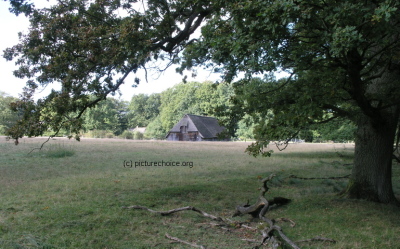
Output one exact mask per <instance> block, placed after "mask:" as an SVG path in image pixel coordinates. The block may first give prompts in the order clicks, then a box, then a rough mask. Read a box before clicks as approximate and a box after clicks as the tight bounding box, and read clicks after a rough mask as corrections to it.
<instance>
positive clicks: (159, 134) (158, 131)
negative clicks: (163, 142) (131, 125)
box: [144, 116, 168, 139]
mask: <svg viewBox="0 0 400 249" xmlns="http://www.w3.org/2000/svg"><path fill="white" fill-rule="evenodd" d="M167 132H168V131H167V130H166V129H164V128H163V126H162V124H161V119H160V116H157V117H156V118H155V119H154V120H153V121H151V122H150V123H149V124H148V125H147V128H146V132H145V133H144V137H145V138H146V139H165V136H166V135H167Z"/></svg>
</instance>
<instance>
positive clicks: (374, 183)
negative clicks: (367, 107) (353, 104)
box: [345, 108, 398, 205]
mask: <svg viewBox="0 0 400 249" xmlns="http://www.w3.org/2000/svg"><path fill="white" fill-rule="evenodd" d="M396 109H397V108H396ZM397 120H398V111H397V110H395V111H392V112H391V113H386V115H385V120H379V122H376V120H373V119H371V118H370V117H368V116H366V115H360V117H359V118H358V124H357V131H356V141H355V142H356V145H355V155H354V167H353V171H352V175H351V177H350V180H349V185H348V187H347V190H346V192H345V194H346V195H347V196H348V197H350V198H356V199H366V200H370V201H376V202H381V203H391V204H397V205H398V200H396V197H395V195H394V193H393V188H392V151H393V144H394V137H395V133H396V125H397Z"/></svg>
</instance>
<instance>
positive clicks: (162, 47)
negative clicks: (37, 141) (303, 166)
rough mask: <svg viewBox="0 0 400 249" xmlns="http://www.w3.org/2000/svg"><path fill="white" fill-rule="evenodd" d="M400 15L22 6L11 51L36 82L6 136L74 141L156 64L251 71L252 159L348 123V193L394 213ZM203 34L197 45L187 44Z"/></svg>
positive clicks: (383, 8)
mask: <svg viewBox="0 0 400 249" xmlns="http://www.w3.org/2000/svg"><path fill="white" fill-rule="evenodd" d="M11 2H16V1H15V0H13V1H11ZM17 2H19V1H17ZM22 2H23V1H22ZM399 5H400V3H399V1H391V0H376V1H373V0H366V1H355V0H349V1H335V0H304V1H303V0H297V1H296V0H279V1H277V0H276V1H268V0H253V1H247V0H236V1H225V0H224V1H222V0H209V1H205V0H204V1H203V0H197V1H187V0H149V1H147V2H145V3H142V2H139V3H136V1H129V0H127V1H123V0H121V1H118V0H115V1H106V0H95V1H86V0H65V1H58V4H57V5H55V6H53V7H51V8H47V9H42V10H34V9H32V8H26V9H28V10H29V11H26V13H27V14H28V15H29V16H30V21H31V27H30V31H29V33H28V34H26V35H22V36H21V40H20V43H19V44H18V45H16V46H14V47H12V48H10V49H7V50H6V51H5V53H4V56H5V58H7V59H8V60H13V59H16V62H17V64H18V65H19V66H20V67H19V70H17V71H16V72H15V75H16V76H17V77H21V78H22V77H26V78H28V79H29V80H28V83H27V88H26V89H25V94H24V95H23V96H22V97H21V100H20V101H19V102H16V103H15V104H14V105H13V108H14V109H15V110H20V111H23V113H24V116H23V119H21V120H20V121H19V122H18V123H17V124H16V125H15V126H14V127H13V128H12V129H10V130H9V134H10V135H11V136H12V137H13V138H15V139H18V138H19V137H22V136H23V135H30V136H38V135H41V134H42V133H43V131H44V130H46V129H49V128H52V129H53V130H55V131H57V130H59V129H61V128H63V127H64V128H65V127H70V128H72V130H74V131H75V132H77V133H78V132H79V129H80V126H81V121H80V118H81V116H82V113H83V112H84V111H85V109H87V108H90V107H92V106H95V105H96V104H97V103H98V102H99V101H101V100H103V99H105V97H106V96H107V95H108V94H110V93H114V92H116V91H117V90H118V88H119V86H120V85H121V84H123V83H124V81H125V79H126V77H127V76H128V75H129V74H131V73H135V72H136V71H137V70H139V69H145V68H146V67H148V66H149V64H151V63H153V62H154V61H160V60H164V61H167V62H168V61H169V62H170V63H179V64H180V71H182V70H183V69H191V68H195V67H197V66H205V67H207V68H213V69H214V70H215V71H216V72H220V73H222V75H223V78H224V80H225V81H228V82H230V81H232V80H234V79H235V77H236V76H237V75H239V74H240V73H244V77H242V80H241V81H240V82H239V83H237V85H236V88H237V97H236V98H235V99H234V101H235V102H236V106H237V107H238V108H236V109H234V110H236V113H237V115H241V113H248V114H251V115H253V117H254V118H255V119H256V120H257V122H258V126H257V127H256V130H255V132H256V137H257V139H258V142H257V143H255V144H254V145H253V146H251V147H249V149H248V151H249V152H250V153H253V154H257V153H264V154H268V151H264V148H265V147H266V146H267V144H268V143H269V141H270V140H271V139H276V138H288V137H291V136H292V135H293V134H296V132H297V131H299V130H301V129H304V128H306V127H308V126H309V125H311V124H316V123H324V122H328V121H329V120H333V119H335V118H339V117H340V118H345V119H349V120H351V121H352V122H354V123H355V124H356V126H357V131H356V148H355V159H354V168H353V172H352V176H351V179H350V182H349V185H348V188H347V191H346V193H347V195H348V196H350V197H354V198H364V199H368V200H373V201H378V202H383V203H397V200H396V198H395V196H394V193H393V190H392V182H391V178H392V177H391V176H392V175H391V172H392V152H393V145H394V143H395V137H396V131H398V129H399V111H400V109H399V107H400V106H399V104H400V100H399V98H398V96H399V92H400V84H399V80H400V77H399V76H400V75H399V74H400V67H399V66H400V65H399V62H400V61H399V60H400V51H399V49H400V47H399V42H400V40H399V35H400V32H399V31H400V25H399V22H400V10H399ZM138 6H140V8H141V10H138ZM17 7H18V6H17ZM20 11H24V9H22V10H20ZM15 12H16V13H18V11H15ZM121 13H123V15H121ZM201 24H203V25H204V26H203V27H202V32H201V36H200V37H195V38H192V37H191V36H192V34H193V33H194V32H195V30H196V29H199V27H200V26H201ZM277 70H283V71H286V72H287V73H289V75H290V76H289V77H287V78H286V79H281V80H275V79H274V78H273V77H272V76H271V73H273V72H275V71H277ZM255 76H257V77H263V78H264V79H263V80H257V79H252V78H253V77H255ZM51 83H59V84H61V85H62V90H61V91H54V92H52V93H51V94H50V95H49V96H48V97H47V98H44V99H40V100H38V101H37V102H34V101H33V100H32V94H33V92H34V90H35V89H36V88H37V87H38V86H39V85H47V84H51ZM89 95H94V96H96V98H95V99H91V98H89V97H88V96H89Z"/></svg>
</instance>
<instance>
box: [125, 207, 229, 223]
mask: <svg viewBox="0 0 400 249" xmlns="http://www.w3.org/2000/svg"><path fill="white" fill-rule="evenodd" d="M122 208H125V209H143V210H147V211H149V212H152V213H156V214H161V215H163V216H165V215H169V214H173V213H176V212H180V211H184V210H192V211H195V212H197V213H200V214H202V215H203V216H205V217H207V218H210V219H212V220H216V221H223V220H222V218H220V217H217V216H214V215H211V214H208V213H206V212H203V211H201V210H200V209H197V208H195V207H192V206H187V207H181V208H175V209H171V210H168V211H155V210H152V209H150V208H147V207H143V206H138V205H134V206H130V207H122Z"/></svg>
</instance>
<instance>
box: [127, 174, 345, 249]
mask: <svg viewBox="0 0 400 249" xmlns="http://www.w3.org/2000/svg"><path fill="white" fill-rule="evenodd" d="M274 176H275V175H274V174H272V175H270V176H269V177H266V178H264V179H262V180H261V182H262V187H261V188H260V190H261V191H260V195H259V197H258V200H257V202H256V203H255V204H253V205H249V204H248V203H247V204H244V205H239V206H237V207H236V213H235V214H234V216H237V215H243V214H250V215H252V216H253V217H254V218H259V219H260V220H262V221H264V222H266V223H267V224H268V227H267V228H265V229H263V230H261V231H260V232H261V234H262V238H261V241H260V240H258V241H257V240H254V239H242V240H244V241H248V242H251V243H259V245H257V246H255V247H253V248H260V247H262V246H264V245H266V244H268V246H269V247H270V248H278V247H279V246H280V245H281V244H282V243H283V242H284V243H286V244H287V245H289V246H290V247H291V248H294V249H299V248H300V247H299V246H297V244H296V243H302V242H311V241H327V242H332V243H335V242H336V241H335V240H333V239H329V238H324V237H320V236H317V237H314V238H312V239H307V240H300V241H297V242H293V241H292V240H291V239H289V238H288V237H287V236H286V235H285V233H284V232H283V231H282V228H281V227H280V226H277V225H275V223H276V222H280V221H284V222H290V226H291V227H294V226H295V225H296V223H295V222H294V221H293V220H290V219H288V218H278V219H275V220H273V219H269V218H267V217H265V214H266V213H267V212H268V210H269V208H270V207H271V206H272V205H284V204H287V203H288V202H290V200H289V199H286V198H283V197H275V198H273V199H272V200H267V199H266V198H265V197H264V195H265V193H266V192H267V191H268V189H269V188H268V186H267V183H268V181H270V180H271V179H272V178H273V177H274ZM290 177H292V178H300V177H296V176H293V175H292V176H290ZM345 177H348V176H345ZM345 177H333V178H332V177H330V178H300V179H307V180H309V179H337V178H345ZM122 208H125V209H142V210H146V211H149V212H151V213H156V214H160V215H162V216H166V215H170V214H173V213H176V212H180V211H185V210H191V211H194V212H197V213H199V214H201V215H203V216H204V217H207V218H210V219H212V220H214V221H218V222H220V223H222V224H214V223H211V225H212V226H218V227H221V228H222V229H227V230H228V231H231V230H230V227H232V225H233V227H236V228H240V227H242V228H245V229H250V230H258V229H256V228H253V227H250V226H247V225H245V224H243V223H240V222H239V223H237V222H235V221H232V220H230V219H228V218H225V219H222V218H221V217H217V216H214V215H211V214H208V213H206V212H204V211H202V210H200V209H198V208H195V207H192V206H186V207H181V208H175V209H171V210H168V211H156V210H152V209H150V208H147V207H144V206H138V205H134V206H129V207H122ZM274 234H275V235H274ZM165 236H166V237H167V238H169V239H171V240H173V241H176V242H179V243H183V244H186V245H190V246H193V247H197V248H205V247H204V246H202V245H197V244H195V243H190V242H187V241H184V240H181V239H179V238H176V237H172V236H170V235H169V234H165ZM277 237H279V238H280V240H278V239H277Z"/></svg>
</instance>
